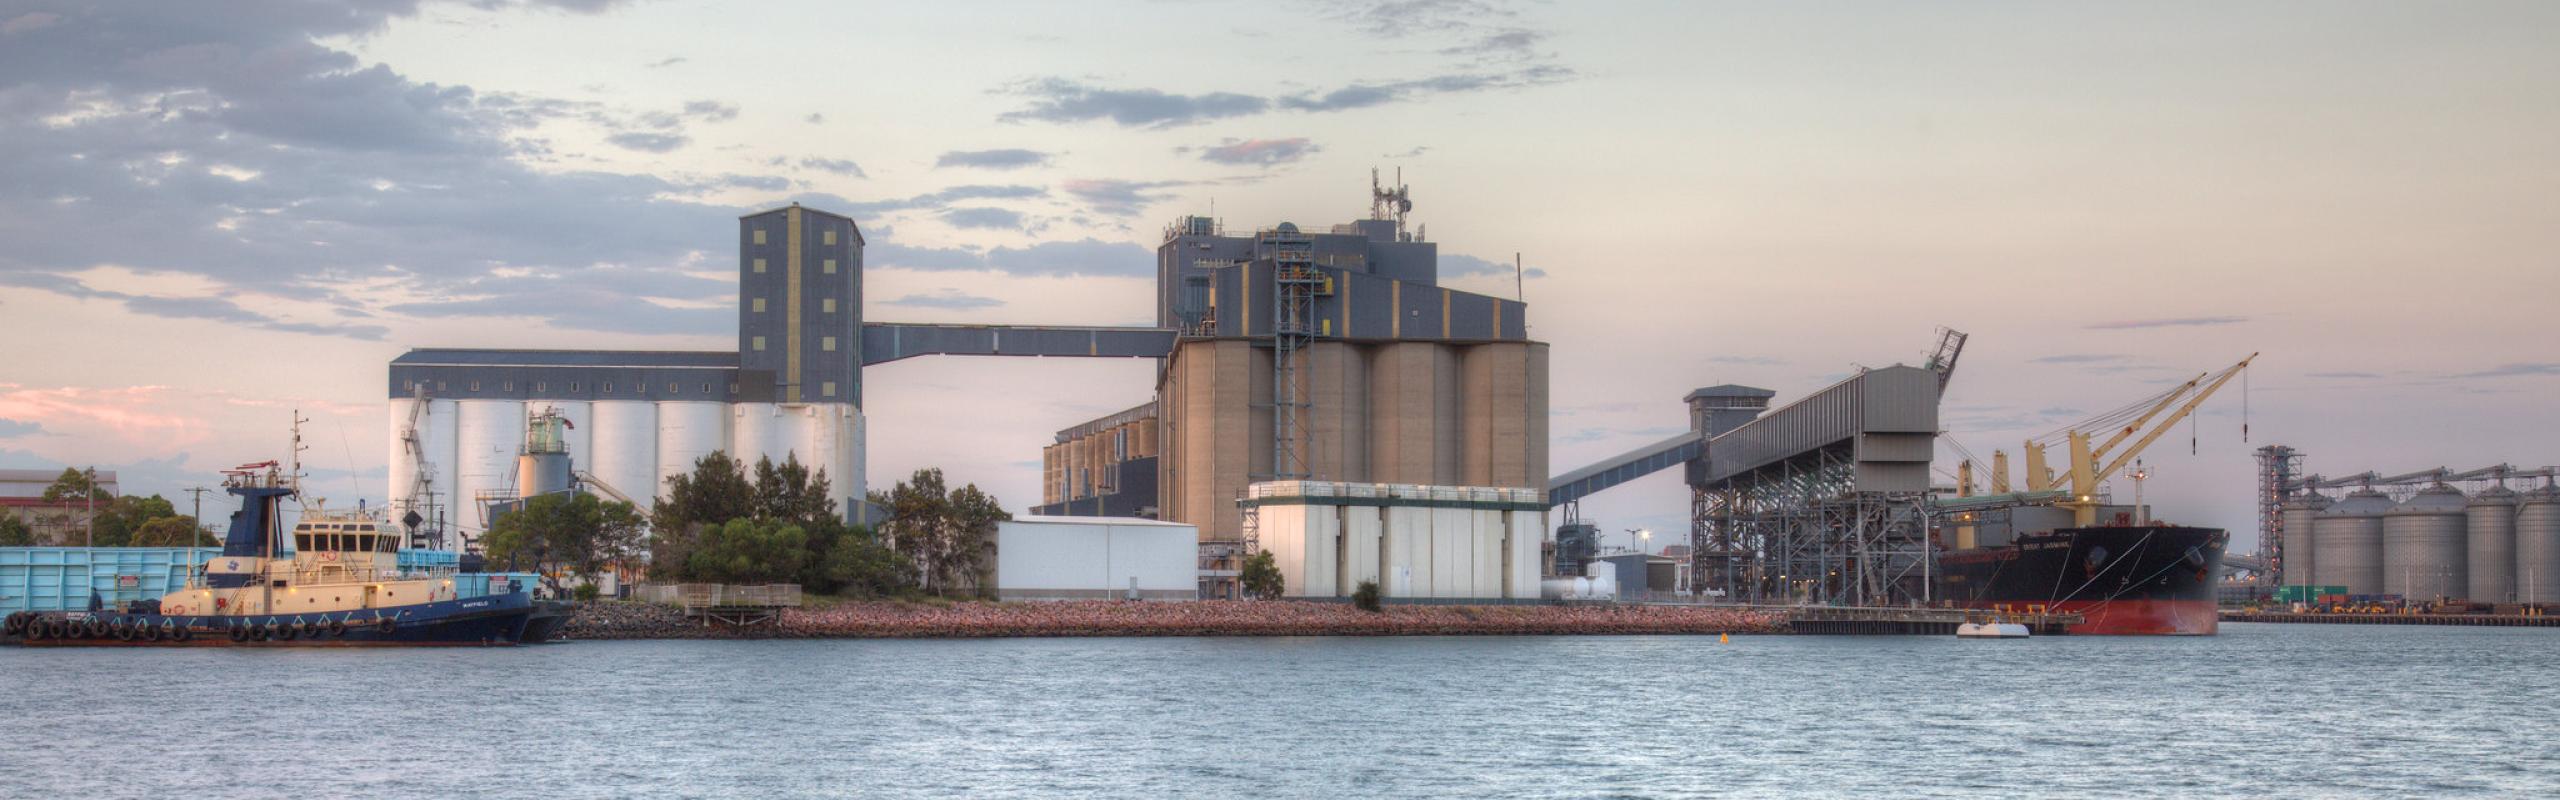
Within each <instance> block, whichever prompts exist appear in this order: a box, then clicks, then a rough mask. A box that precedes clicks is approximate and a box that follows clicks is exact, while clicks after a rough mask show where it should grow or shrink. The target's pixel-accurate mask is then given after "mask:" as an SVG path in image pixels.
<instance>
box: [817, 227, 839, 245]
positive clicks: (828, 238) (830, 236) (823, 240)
mask: <svg viewBox="0 0 2560 800" xmlns="http://www.w3.org/2000/svg"><path fill="white" fill-rule="evenodd" d="M818 242H819V243H820V244H835V243H836V232H835V231H834V230H833V229H830V230H826V231H823V232H820V233H819V234H818Z"/></svg>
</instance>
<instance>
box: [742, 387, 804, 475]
mask: <svg viewBox="0 0 2560 800" xmlns="http://www.w3.org/2000/svg"><path fill="white" fill-rule="evenodd" d="M791 408H793V407H789V406H776V405H774V404H772V403H730V404H729V448H728V449H729V455H732V456H736V457H737V459H738V463H739V464H740V465H742V466H745V467H746V468H747V469H748V470H749V472H748V474H750V475H753V474H754V472H753V470H754V469H755V466H756V458H757V457H759V456H762V457H768V458H771V459H773V463H775V464H780V463H782V453H783V451H785V450H788V449H789V448H790V444H789V443H790V441H791V440H789V439H786V438H783V437H782V436H780V435H779V434H778V433H777V431H778V430H779V429H780V428H781V427H782V424H783V419H782V418H783V417H784V416H786V415H787V414H789V413H791V412H790V411H789V410H788V409H791Z"/></svg>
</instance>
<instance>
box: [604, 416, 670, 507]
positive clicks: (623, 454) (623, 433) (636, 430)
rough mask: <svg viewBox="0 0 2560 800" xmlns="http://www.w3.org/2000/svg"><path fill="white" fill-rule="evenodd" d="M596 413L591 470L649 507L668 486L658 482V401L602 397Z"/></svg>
mask: <svg viewBox="0 0 2560 800" xmlns="http://www.w3.org/2000/svg"><path fill="white" fill-rule="evenodd" d="M593 413H594V415H595V424H594V426H593V427H594V428H595V432H594V434H593V435H592V436H591V437H590V438H591V439H592V440H593V441H594V442H595V446H594V449H592V450H590V451H589V454H588V455H587V456H586V457H585V462H584V463H585V464H586V465H587V474H589V475H594V476H596V480H598V481H602V482H603V483H604V484H605V485H606V486H610V487H613V490H614V491H617V492H621V493H623V494H625V495H629V496H630V497H631V499H632V500H634V501H637V502H638V503H639V504H640V507H641V509H642V510H647V509H648V507H649V505H650V504H651V503H652V502H653V501H654V500H655V499H656V498H657V497H658V496H659V495H661V494H665V493H666V490H667V489H666V487H665V486H661V485H659V484H658V404H656V403H651V402H647V401H642V400H598V401H596V403H595V407H594V412H593Z"/></svg>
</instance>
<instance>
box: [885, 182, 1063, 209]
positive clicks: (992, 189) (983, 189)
mask: <svg viewBox="0 0 2560 800" xmlns="http://www.w3.org/2000/svg"><path fill="white" fill-rule="evenodd" d="M1047 196H1049V190H1047V189H1043V188H1041V187H1038V186H1023V185H1019V184H995V185H986V184H971V185H967V186H953V187H951V188H948V189H943V190H941V191H937V192H926V193H924V194H920V195H915V196H913V197H906V198H900V199H895V200H872V201H869V202H862V203H853V204H850V205H848V206H846V207H845V212H846V213H850V214H878V213H884V212H890V211H917V210H925V211H938V210H941V209H944V208H948V207H950V205H951V204H952V203H956V202H959V201H962V200H1028V199H1032V198H1035V197H1047Z"/></svg>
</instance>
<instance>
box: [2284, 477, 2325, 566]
mask: <svg viewBox="0 0 2560 800" xmlns="http://www.w3.org/2000/svg"><path fill="white" fill-rule="evenodd" d="M2329 503H2330V500H2329V496H2328V495H2324V494H2321V493H2319V492H2311V493H2308V494H2304V495H2302V496H2299V497H2295V498H2293V499H2290V500H2286V501H2285V502H2284V512H2283V513H2284V552H2283V553H2282V554H2280V555H2281V556H2282V557H2283V558H2284V582H2285V585H2287V586H2316V585H2318V584H2315V583H2312V581H2311V579H2312V577H2313V575H2312V570H2313V569H2315V567H2314V566H2313V564H2315V563H2316V562H2317V559H2315V558H2314V557H2313V556H2312V554H2311V527H2312V525H2313V524H2315V523H2314V520H2316V519H2318V518H2319V516H2320V510H2321V509H2324V508H2328V507H2329Z"/></svg>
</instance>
